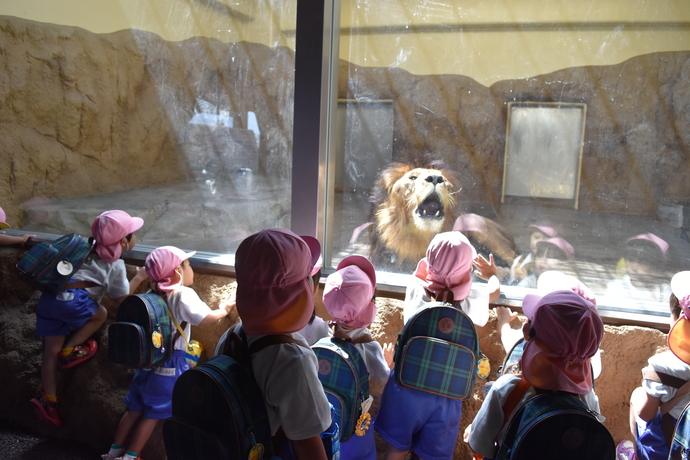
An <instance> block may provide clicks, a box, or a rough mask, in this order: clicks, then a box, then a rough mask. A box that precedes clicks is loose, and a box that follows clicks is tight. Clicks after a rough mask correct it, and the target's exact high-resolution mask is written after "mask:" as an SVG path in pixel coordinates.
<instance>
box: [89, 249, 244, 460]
mask: <svg viewBox="0 0 690 460" xmlns="http://www.w3.org/2000/svg"><path fill="white" fill-rule="evenodd" d="M194 254H196V253H195V252H184V251H182V250H181V249H178V248H176V247H174V246H161V247H159V248H156V249H154V250H153V251H151V253H150V254H149V255H148V256H147V257H146V263H145V266H146V273H147V274H148V277H149V278H150V279H151V281H152V283H153V289H154V291H156V292H158V293H159V294H161V295H162V296H163V298H164V299H165V303H166V304H167V305H168V308H169V309H170V312H171V313H172V315H173V316H174V317H175V320H176V321H177V322H178V324H180V325H181V326H182V329H183V331H184V335H185V337H182V335H181V334H177V335H174V336H173V337H175V343H174V345H173V348H174V351H173V355H172V357H171V358H170V359H169V360H168V361H167V362H166V363H165V364H163V365H162V366H161V367H157V368H154V369H139V370H137V372H136V374H134V378H133V379H132V383H131V384H130V386H129V393H128V394H127V396H126V397H125V405H126V406H127V411H126V412H125V414H124V415H123V416H122V419H121V420H120V424H119V425H118V427H117V432H116V433H115V439H114V441H113V444H112V446H111V447H110V450H109V451H108V453H106V454H103V455H101V458H102V459H103V460H114V459H118V460H137V459H141V457H139V453H140V452H141V451H142V450H143V448H144V446H145V445H146V443H147V441H148V440H149V437H150V436H151V434H152V433H153V430H154V429H155V428H156V425H157V424H158V422H159V421H160V420H163V419H166V418H169V417H172V392H173V387H174V386H175V382H176V381H177V379H178V378H179V376H180V375H181V374H182V373H183V372H184V371H186V370H187V369H189V364H187V361H186V359H185V350H186V348H187V342H188V341H189V340H191V326H192V325H194V326H200V325H204V324H211V323H214V322H216V321H218V320H219V319H221V318H224V317H226V316H227V315H228V313H229V312H230V310H231V309H232V308H233V307H234V306H235V303H234V302H229V303H226V304H224V305H221V306H220V308H218V309H217V310H212V309H211V308H209V306H208V305H206V303H205V302H203V301H202V300H201V299H200V298H199V295H198V294H197V293H196V292H195V291H194V290H193V289H192V288H190V287H189V286H191V285H192V284H193V283H194V270H192V267H191V265H190V264H189V258H190V257H192V256H193V255H194ZM175 330H176V328H175V327H174V326H173V333H174V331H175ZM185 338H186V339H185Z"/></svg>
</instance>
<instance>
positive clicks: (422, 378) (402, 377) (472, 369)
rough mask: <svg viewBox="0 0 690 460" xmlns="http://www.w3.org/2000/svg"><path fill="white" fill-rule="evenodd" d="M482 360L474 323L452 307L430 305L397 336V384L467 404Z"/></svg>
mask: <svg viewBox="0 0 690 460" xmlns="http://www.w3.org/2000/svg"><path fill="white" fill-rule="evenodd" d="M479 359H480V351H479V339H478V337H477V329H476V328H475V326H474V323H472V320H471V319H470V318H469V317H468V316H467V315H466V314H465V313H464V312H463V311H462V310H460V309H459V308H456V307H454V306H452V305H450V304H444V303H441V302H430V303H429V306H428V307H426V308H424V309H422V310H419V311H418V312H416V313H415V314H414V315H413V316H412V317H411V318H410V319H409V320H408V321H407V323H405V326H404V327H403V330H402V332H401V333H400V334H398V341H397V343H396V344H395V355H394V360H395V372H394V377H395V383H397V384H398V385H399V386H401V387H404V388H413V389H417V390H422V391H426V392H429V393H433V394H437V395H441V396H446V397H448V398H452V399H459V400H465V399H467V398H469V397H470V396H471V395H472V391H473V389H474V382H475V379H476V376H477V364H478V361H479Z"/></svg>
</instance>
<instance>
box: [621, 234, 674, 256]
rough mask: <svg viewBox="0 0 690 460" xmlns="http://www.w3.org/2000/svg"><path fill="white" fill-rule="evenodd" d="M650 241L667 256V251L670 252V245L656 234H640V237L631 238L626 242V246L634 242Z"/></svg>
mask: <svg viewBox="0 0 690 460" xmlns="http://www.w3.org/2000/svg"><path fill="white" fill-rule="evenodd" d="M640 240H642V241H649V242H650V243H654V244H655V245H657V246H658V247H659V249H661V252H662V253H664V254H666V251H668V243H667V242H666V241H665V240H663V239H662V238H659V237H658V236H656V235H655V234H654V233H640V234H639V235H635V236H631V237H630V238H628V239H627V240H625V244H628V243H630V242H632V241H640Z"/></svg>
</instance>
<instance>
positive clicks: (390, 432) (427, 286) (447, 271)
mask: <svg viewBox="0 0 690 460" xmlns="http://www.w3.org/2000/svg"><path fill="white" fill-rule="evenodd" d="M473 265H474V266H476V267H477V268H478V270H479V271H478V272H477V273H476V274H477V276H479V277H480V278H482V279H486V280H488V281H489V283H488V289H486V290H479V289H474V288H473V287H472V266H473ZM500 288H501V286H500V282H499V281H498V277H497V269H496V264H495V263H494V261H493V256H489V261H487V260H486V259H484V258H483V257H482V256H477V253H476V251H475V250H474V247H472V245H471V244H470V242H469V241H468V240H467V238H466V237H465V236H464V235H463V234H462V233H460V232H459V231H451V232H445V233H439V234H438V235H436V236H435V237H434V238H433V239H432V240H431V243H430V244H429V247H428V248H427V252H426V257H425V258H424V259H422V260H420V261H419V263H418V265H417V269H416V271H415V273H414V279H413V281H412V282H411V283H410V284H409V285H408V286H407V292H406V293H405V305H404V319H405V321H406V322H407V320H408V319H409V318H410V317H411V316H412V315H413V314H414V313H415V312H417V311H418V310H419V309H422V308H426V307H427V306H428V305H429V303H430V302H433V301H442V302H447V303H451V304H453V305H454V306H455V307H457V308H460V309H462V311H463V312H465V313H466V314H467V316H469V318H470V319H471V320H472V322H474V323H475V324H477V325H478V326H484V325H485V324H486V322H487V321H488V319H489V302H491V301H493V300H495V299H496V298H498V296H499V295H500ZM461 415H462V401H460V400H457V399H451V398H446V397H444V396H440V395H436V394H432V393H428V392H425V391H421V390H415V389H411V388H402V387H400V386H398V385H397V384H396V383H395V378H394V375H393V372H391V374H390V376H389V378H388V382H387V383H386V386H385V388H384V390H383V394H382V395H381V407H380V409H379V412H378V415H377V416H376V423H375V424H374V428H375V429H376V432H377V433H378V434H379V435H381V437H383V438H384V439H385V440H386V442H387V443H388V450H387V453H386V460H398V459H399V460H402V459H404V458H405V457H406V456H407V453H408V452H409V451H410V450H413V451H414V453H415V454H417V455H418V456H419V457H421V458H424V459H433V460H451V459H452V458H453V452H454V450H455V443H456V440H457V437H458V430H459V429H460V417H461Z"/></svg>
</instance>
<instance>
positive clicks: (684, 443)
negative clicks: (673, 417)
mask: <svg viewBox="0 0 690 460" xmlns="http://www.w3.org/2000/svg"><path fill="white" fill-rule="evenodd" d="M688 457H690V403H688V404H687V405H686V406H685V408H684V409H683V412H681V413H680V417H678V421H677V422H676V428H675V429H674V430H673V440H672V441H671V447H670V449H669V454H668V460H681V459H686V458H688Z"/></svg>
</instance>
